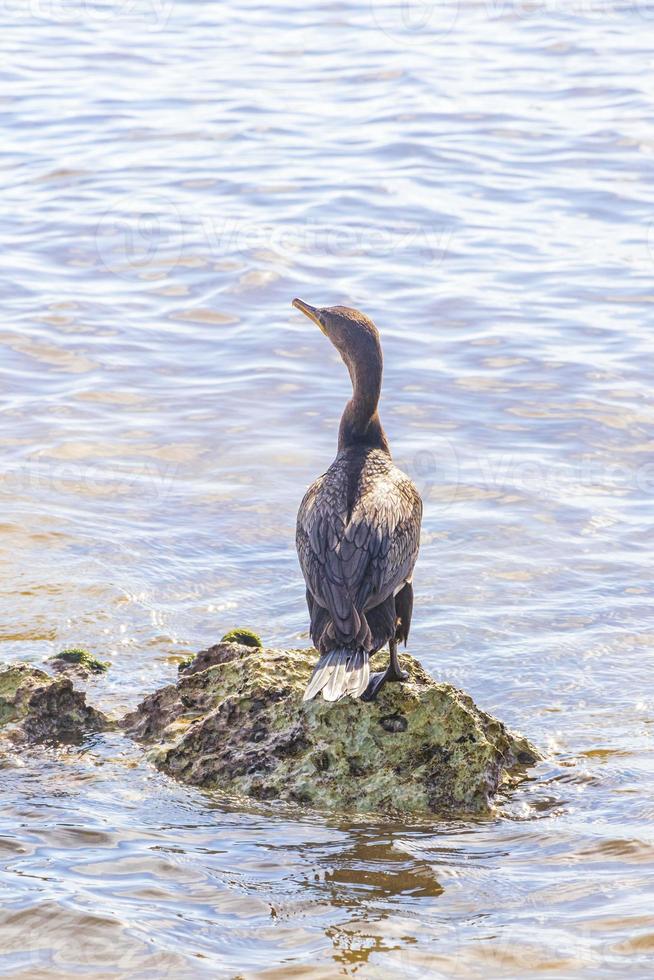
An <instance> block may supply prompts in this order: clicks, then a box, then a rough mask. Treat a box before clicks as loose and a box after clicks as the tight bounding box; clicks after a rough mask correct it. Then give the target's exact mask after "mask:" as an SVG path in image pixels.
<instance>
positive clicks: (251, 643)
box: [220, 627, 263, 647]
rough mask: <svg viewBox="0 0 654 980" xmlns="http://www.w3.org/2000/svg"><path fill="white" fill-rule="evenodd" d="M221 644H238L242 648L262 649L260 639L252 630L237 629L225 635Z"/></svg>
mask: <svg viewBox="0 0 654 980" xmlns="http://www.w3.org/2000/svg"><path fill="white" fill-rule="evenodd" d="M220 642H221V643H240V644H241V646H244V647H263V643H262V642H261V637H260V636H259V635H258V634H257V633H254V632H253V631H252V630H249V629H244V628H241V627H237V628H236V629H233V630H230V631H229V633H225V635H224V636H223V638H222V639H221V641H220Z"/></svg>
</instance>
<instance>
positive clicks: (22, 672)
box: [0, 663, 110, 742]
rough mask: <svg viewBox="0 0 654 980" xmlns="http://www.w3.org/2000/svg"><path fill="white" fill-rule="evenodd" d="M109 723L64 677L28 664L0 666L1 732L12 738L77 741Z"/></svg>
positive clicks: (101, 729) (15, 739)
mask: <svg viewBox="0 0 654 980" xmlns="http://www.w3.org/2000/svg"><path fill="white" fill-rule="evenodd" d="M109 725H110V723H109V721H108V719H107V717H106V716H105V715H103V714H102V712H101V711H97V710H96V709H95V708H92V707H91V706H90V705H88V704H87V703H86V696H85V695H84V694H83V693H82V692H81V691H76V690H75V689H74V688H73V685H72V682H71V681H70V679H69V678H67V677H61V678H53V677H50V676H49V674H46V673H45V671H43V670H40V669H39V668H38V667H34V666H32V665H31V664H22V663H17V664H11V665H0V731H1V732H2V734H3V736H5V737H8V738H10V739H11V740H12V741H29V742H36V741H51V740H52V741H58V742H59V741H65V742H72V741H78V740H80V739H81V738H83V737H84V736H85V735H87V734H88V733H89V732H97V731H103V730H104V729H105V728H107V727H109Z"/></svg>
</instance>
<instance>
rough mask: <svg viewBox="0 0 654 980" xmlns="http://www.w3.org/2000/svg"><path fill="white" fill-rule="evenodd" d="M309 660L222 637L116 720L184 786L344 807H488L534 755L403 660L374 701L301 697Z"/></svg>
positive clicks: (452, 810) (399, 811)
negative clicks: (395, 679) (401, 677)
mask: <svg viewBox="0 0 654 980" xmlns="http://www.w3.org/2000/svg"><path fill="white" fill-rule="evenodd" d="M228 635H229V634H228ZM316 656H317V654H316V652H315V650H311V649H309V650H272V649H259V648H257V649H256V650H255V649H252V647H249V646H245V645H243V644H238V643H229V642H221V643H219V644H217V645H216V646H214V647H211V648H210V649H209V650H205V651H202V653H200V654H198V656H197V657H196V658H195V659H194V660H193V661H192V662H191V663H190V664H189V665H188V666H187V667H186V668H185V669H184V670H183V672H182V676H181V677H180V679H179V680H178V682H177V683H176V684H173V685H170V686H168V687H165V688H162V689H161V690H159V691H157V692H155V693H154V694H152V695H150V696H149V697H147V698H146V699H145V701H143V703H142V704H141V705H140V706H139V708H138V709H137V710H136V711H135V712H133V713H131V714H130V715H128V716H127V717H126V718H125V719H124V720H123V722H122V725H123V727H124V728H125V729H126V730H127V731H128V733H130V734H131V735H132V737H134V738H136V739H139V740H141V741H144V742H146V743H148V744H149V746H150V758H151V759H152V760H153V762H154V763H155V765H156V766H157V767H158V768H159V769H161V770H163V771H164V772H166V773H168V774H170V775H171V776H174V777H175V778H176V779H179V780H181V781H183V782H185V783H190V784H193V785H196V786H203V787H207V788H215V789H220V790H223V791H226V792H229V793H232V794H235V795H244V796H248V797H254V798H255V799H260V800H273V799H275V800H283V801H289V802H293V803H300V804H303V805H309V806H312V807H316V808H320V809H327V810H332V811H341V812H346V813H348V814H352V813H367V812H382V813H384V814H387V815H389V814H393V815H411V816H413V817H419V816H429V815H432V814H460V813H471V812H480V811H484V810H486V809H487V808H488V807H489V806H490V804H491V801H492V799H493V797H494V795H495V794H496V792H497V790H498V789H499V788H500V786H502V785H508V784H510V783H511V782H512V781H515V780H516V779H517V778H519V775H520V767H525V766H528V765H531V764H533V763H534V762H536V761H537V760H538V758H539V753H538V751H537V750H536V749H535V748H534V747H533V746H532V745H531V744H530V743H529V742H528V741H527V740H526V739H524V738H522V737H520V736H518V735H515V734H514V733H512V732H509V731H508V730H507V729H506V728H505V727H504V725H503V724H502V723H501V722H499V721H497V720H496V719H495V718H493V717H491V716H490V715H488V714H486V713H485V712H483V711H481V710H480V709H479V708H478V707H477V706H476V705H475V704H474V702H473V700H472V698H470V697H469V696H468V695H467V694H464V693H463V692H462V691H458V690H457V689H456V688H454V687H451V686H450V685H449V684H441V683H437V682H436V681H434V680H433V679H432V678H431V677H430V676H429V675H428V674H427V673H426V672H425V670H424V669H423V668H422V667H421V665H420V664H419V663H418V662H417V661H416V660H414V659H413V658H412V657H410V656H408V655H405V656H403V657H402V658H401V659H402V666H403V667H404V668H405V669H406V670H408V671H409V674H410V681H409V682H408V683H406V684H387V685H386V686H385V687H384V688H383V690H382V692H381V694H380V695H379V698H378V700H377V701H376V702H374V703H371V704H368V703H364V702H361V701H354V700H352V699H350V698H346V699H344V700H343V701H340V702H338V703H336V704H328V703H326V702H325V701H323V700H316V701H311V702H308V703H304V702H303V701H302V694H303V691H304V688H305V686H306V684H307V681H308V679H309V677H310V675H311V672H312V670H313V666H314V664H315V661H316Z"/></svg>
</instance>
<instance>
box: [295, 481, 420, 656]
mask: <svg viewBox="0 0 654 980" xmlns="http://www.w3.org/2000/svg"><path fill="white" fill-rule="evenodd" d="M366 484H367V485H366ZM421 517H422V501H421V500H420V495H419V494H418V491H417V490H416V488H415V486H414V485H413V483H412V482H411V480H410V479H409V478H408V477H407V476H405V475H404V473H402V472H401V471H400V470H398V469H397V468H396V467H391V468H390V469H388V470H387V472H385V473H383V474H382V473H379V472H377V473H375V478H374V479H371V480H370V481H366V480H364V481H363V485H362V492H361V493H360V495H359V497H358V499H357V501H356V503H355V506H354V508H353V510H352V513H351V515H350V517H349V519H348V515H347V470H346V468H345V467H341V468H340V469H339V468H332V469H330V470H329V471H328V472H327V473H326V474H325V475H324V476H322V477H320V478H319V479H318V480H316V482H315V483H313V484H312V485H311V487H309V489H308V491H307V493H306V494H305V497H304V500H303V501H302V504H301V505H300V511H299V513H298V522H297V538H296V541H297V550H298V555H299V559H300V565H301V567H302V571H303V574H304V578H305V581H306V583H307V587H308V588H309V591H310V592H311V594H312V595H313V597H314V598H315V599H316V601H317V602H318V603H319V604H320V605H322V606H324V607H325V608H326V609H328V610H329V613H330V615H331V616H332V620H333V622H334V626H335V627H336V630H337V633H338V635H339V636H340V637H342V638H346V637H351V638H355V637H356V636H357V635H360V632H361V615H362V614H363V612H364V610H365V609H370V608H372V607H373V606H375V605H378V604H379V603H380V602H383V601H384V599H386V598H387V597H388V596H389V595H391V594H392V593H394V592H395V591H397V590H398V589H399V588H400V587H401V586H402V585H403V584H404V582H406V581H407V579H409V578H410V577H411V573H412V571H413V566H414V564H415V561H416V557H417V555H418V546H419V541H420V520H421ZM364 627H365V624H364Z"/></svg>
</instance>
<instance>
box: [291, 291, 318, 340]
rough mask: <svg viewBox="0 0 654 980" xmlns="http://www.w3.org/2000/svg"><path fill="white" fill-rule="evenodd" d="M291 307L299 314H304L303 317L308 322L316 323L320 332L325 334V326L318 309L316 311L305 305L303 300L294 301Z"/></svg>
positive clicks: (314, 308)
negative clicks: (308, 320)
mask: <svg viewBox="0 0 654 980" xmlns="http://www.w3.org/2000/svg"><path fill="white" fill-rule="evenodd" d="M292 305H293V306H294V307H295V309H296V310H299V311H300V313H304V315H305V316H308V317H309V319H310V320H313V322H314V323H317V324H318V326H319V327H320V329H321V330H322V332H323V333H325V325H324V322H323V318H322V313H321V311H320V310H319V309H317V308H316V307H315V306H309V304H308V303H305V302H304V300H301V299H294V300H293V304H292Z"/></svg>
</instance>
